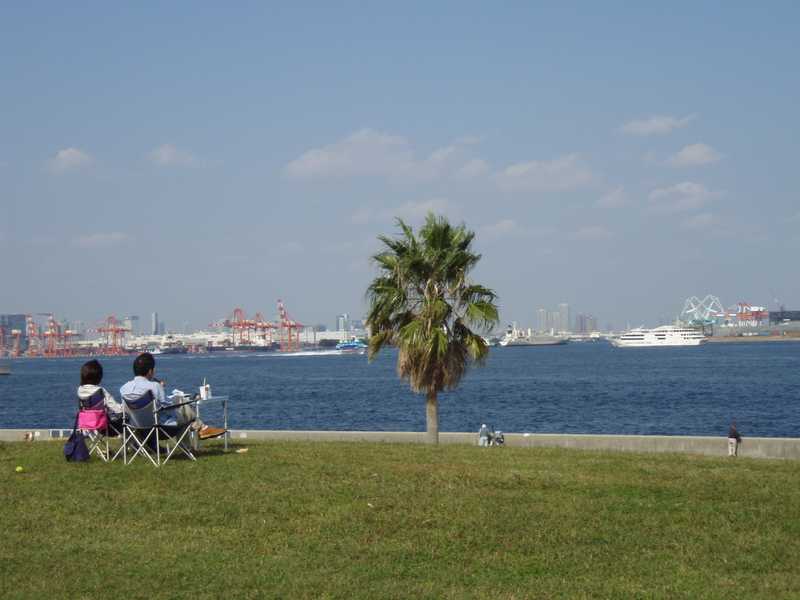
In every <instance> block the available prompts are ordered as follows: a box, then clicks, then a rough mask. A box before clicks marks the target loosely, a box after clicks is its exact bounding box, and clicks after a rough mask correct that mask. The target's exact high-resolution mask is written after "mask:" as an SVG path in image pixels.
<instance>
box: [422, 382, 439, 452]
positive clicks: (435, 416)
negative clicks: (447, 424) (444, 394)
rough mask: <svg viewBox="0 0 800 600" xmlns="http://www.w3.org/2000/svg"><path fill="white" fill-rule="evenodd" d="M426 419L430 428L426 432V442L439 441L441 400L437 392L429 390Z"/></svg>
mask: <svg viewBox="0 0 800 600" xmlns="http://www.w3.org/2000/svg"><path fill="white" fill-rule="evenodd" d="M425 420H426V422H427V426H428V430H427V432H426V433H425V442H426V443H428V444H438V443H439V401H438V400H437V398H436V392H428V399H427V401H426V402H425Z"/></svg>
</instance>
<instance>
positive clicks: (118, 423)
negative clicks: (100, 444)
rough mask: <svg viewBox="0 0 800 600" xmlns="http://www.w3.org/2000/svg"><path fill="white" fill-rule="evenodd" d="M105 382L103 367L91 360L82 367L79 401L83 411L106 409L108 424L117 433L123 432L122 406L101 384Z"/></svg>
mask: <svg viewBox="0 0 800 600" xmlns="http://www.w3.org/2000/svg"><path fill="white" fill-rule="evenodd" d="M101 381H103V365H101V364H100V362H99V361H97V360H90V361H89V362H86V363H84V364H83V366H82V367H81V385H80V386H79V387H78V400H79V401H80V403H81V408H82V409H99V408H102V407H105V409H106V415H107V416H108V423H109V425H110V426H111V428H112V429H113V430H114V431H116V432H120V431H122V404H120V403H119V402H117V401H116V400H114V396H112V395H111V394H109V393H108V390H106V389H105V388H103V387H100V382H101Z"/></svg>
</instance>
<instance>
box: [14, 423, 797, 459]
mask: <svg viewBox="0 0 800 600" xmlns="http://www.w3.org/2000/svg"><path fill="white" fill-rule="evenodd" d="M70 431H71V430H70V429H33V430H30V429H0V441H5V442H11V441H23V440H25V438H26V434H27V435H28V436H30V434H31V433H32V434H33V440H34V441H46V440H57V439H64V438H66V437H67V436H69V434H70ZM504 435H505V439H506V445H508V446H518V447H529V448H541V447H558V448H573V449H576V450H608V451H624V452H678V453H685V454H704V455H708V456H726V455H727V454H728V441H727V439H726V438H724V437H702V436H677V435H590V434H560V433H531V434H522V433H506V434H504ZM477 439H478V436H477V433H458V432H442V433H440V434H439V441H440V442H441V443H442V444H471V445H476V444H477ZM231 441H233V442H236V443H240V444H241V443H247V442H248V441H317V442H357V441H364V442H380V443H400V444H402V443H411V444H414V443H424V441H425V434H424V433H423V432H414V431H288V430H275V431H273V430H243V429H236V430H232V431H231ZM739 456H742V457H748V458H788V459H800V438H756V437H753V438H747V437H746V438H744V441H743V442H742V444H741V446H740V447H739Z"/></svg>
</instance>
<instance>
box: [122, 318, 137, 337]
mask: <svg viewBox="0 0 800 600" xmlns="http://www.w3.org/2000/svg"><path fill="white" fill-rule="evenodd" d="M138 324H139V317H138V316H137V315H128V316H127V317H124V318H123V319H122V326H123V327H124V328H125V329H127V330H128V331H130V334H131V335H136V333H137V331H136V330H137V326H138Z"/></svg>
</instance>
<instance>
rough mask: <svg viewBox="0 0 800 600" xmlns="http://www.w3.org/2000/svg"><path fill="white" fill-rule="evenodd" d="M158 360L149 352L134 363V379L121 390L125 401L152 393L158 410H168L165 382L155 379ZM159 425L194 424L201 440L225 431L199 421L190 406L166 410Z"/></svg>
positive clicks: (144, 353)
mask: <svg viewBox="0 0 800 600" xmlns="http://www.w3.org/2000/svg"><path fill="white" fill-rule="evenodd" d="M155 374H156V359H155V358H153V355H152V354H150V353H149V352H143V353H142V354H140V355H139V356H137V357H136V360H134V361H133V375H134V377H133V379H132V380H131V381H129V382H127V383H126V384H125V385H123V386H122V387H121V388H120V389H119V393H120V395H121V396H122V399H123V400H127V401H133V400H137V399H139V398H141V397H142V395H143V394H146V393H147V392H148V391H150V392H152V394H153V398H154V399H155V402H156V406H157V407H158V408H168V407H170V406H172V403H171V402H169V400H168V399H167V397H166V394H165V393H164V382H163V381H159V380H157V379H156V378H155ZM158 422H159V425H167V426H173V427H175V426H180V425H186V424H188V423H192V424H193V425H192V426H193V428H194V429H196V430H197V431H198V435H199V436H200V439H208V438H213V437H217V436H220V435H222V434H223V433H225V430H224V429H220V428H219V427H209V426H208V425H204V424H203V423H201V422H200V420H199V419H197V413H196V412H195V410H194V408H193V407H192V406H191V405H190V404H184V405H183V406H178V407H175V409H174V410H165V411H161V412H160V413H159V418H158Z"/></svg>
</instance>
